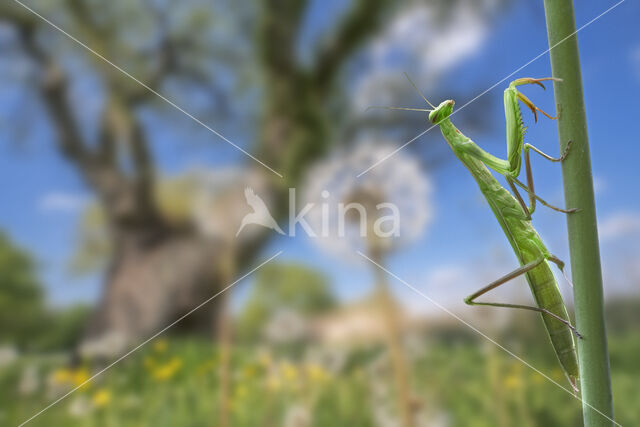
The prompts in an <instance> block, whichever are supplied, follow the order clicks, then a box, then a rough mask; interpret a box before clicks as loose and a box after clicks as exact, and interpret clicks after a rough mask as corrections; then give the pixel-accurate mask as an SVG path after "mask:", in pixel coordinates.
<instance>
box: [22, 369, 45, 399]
mask: <svg viewBox="0 0 640 427" xmlns="http://www.w3.org/2000/svg"><path fill="white" fill-rule="evenodd" d="M39 387H40V378H38V371H37V369H36V367H35V366H33V365H29V366H27V367H25V368H24V370H23V371H22V376H21V377H20V382H19V383H18V393H20V394H21V395H23V396H29V395H31V394H33V393H35V392H36V391H37V390H38V388H39Z"/></svg>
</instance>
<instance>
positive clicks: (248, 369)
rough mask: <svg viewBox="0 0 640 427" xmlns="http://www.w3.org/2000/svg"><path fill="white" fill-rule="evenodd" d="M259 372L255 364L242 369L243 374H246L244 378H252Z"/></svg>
mask: <svg viewBox="0 0 640 427" xmlns="http://www.w3.org/2000/svg"><path fill="white" fill-rule="evenodd" d="M256 373H257V369H256V367H255V366H253V365H246V366H245V367H244V368H243V369H242V375H243V376H244V378H246V379H250V378H253V377H255V375H256Z"/></svg>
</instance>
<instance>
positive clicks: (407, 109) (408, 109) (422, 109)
mask: <svg viewBox="0 0 640 427" xmlns="http://www.w3.org/2000/svg"><path fill="white" fill-rule="evenodd" d="M372 108H384V109H385V110H405V111H426V112H429V111H433V110H427V109H426V108H405V107H384V106H380V105H373V106H371V107H367V110H366V111H369V110H370V109H372Z"/></svg>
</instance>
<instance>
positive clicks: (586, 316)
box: [544, 0, 613, 427]
mask: <svg viewBox="0 0 640 427" xmlns="http://www.w3.org/2000/svg"><path fill="white" fill-rule="evenodd" d="M544 8H545V15H546V21H547V34H548V38H549V47H550V48H551V51H550V57H551V69H552V71H553V76H554V77H558V78H560V79H562V82H555V83H554V94H555V99H556V102H557V111H558V112H559V119H558V133H559V138H560V150H564V149H565V147H566V145H567V143H568V142H569V141H570V140H571V141H573V146H572V147H571V152H570V153H569V156H568V157H567V159H566V160H565V161H564V162H563V163H562V176H563V180H564V194H565V202H566V206H567V207H569V208H579V209H580V211H579V212H577V213H574V214H569V215H567V227H568V231H569V250H570V253H571V271H572V275H573V283H574V288H573V294H574V304H575V311H576V327H577V328H578V331H580V333H581V334H582V335H583V336H584V339H579V340H578V360H579V364H580V385H581V391H582V399H583V407H582V410H583V417H584V425H585V426H586V427H592V426H610V425H611V424H612V423H611V420H610V419H608V418H613V407H612V397H611V380H610V378H609V356H608V349H607V337H606V333H605V326H604V308H603V295H602V294H603V292H602V270H601V267H600V250H599V245H598V229H597V226H596V224H597V222H596V208H595V201H594V194H593V177H592V174H591V160H590V155H589V140H588V136H587V118H586V114H585V106H584V97H583V94H582V76H581V73H580V58H579V51H578V40H577V37H576V35H575V31H576V24H575V18H574V12H573V1H572V0H544ZM565 38H566V40H565ZM593 408H596V409H597V410H598V411H600V412H601V413H602V414H604V415H605V416H603V415H602V414H600V413H598V412H597V411H596V410H594V409H593ZM607 417H608V418H607Z"/></svg>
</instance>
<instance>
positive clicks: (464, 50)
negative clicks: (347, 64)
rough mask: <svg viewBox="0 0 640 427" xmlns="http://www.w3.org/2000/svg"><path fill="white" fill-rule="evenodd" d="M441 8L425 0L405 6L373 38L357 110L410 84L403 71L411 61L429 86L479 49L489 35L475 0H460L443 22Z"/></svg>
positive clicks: (416, 75)
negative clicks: (370, 67)
mask: <svg viewBox="0 0 640 427" xmlns="http://www.w3.org/2000/svg"><path fill="white" fill-rule="evenodd" d="M439 12H441V11H440V10H439V6H434V5H429V4H423V3H421V4H418V5H416V6H413V7H410V8H408V9H404V10H403V11H401V12H400V13H399V14H398V15H397V16H396V17H395V18H393V19H392V21H391V23H390V24H389V25H388V27H387V28H386V30H385V31H384V32H383V33H382V34H381V35H380V36H379V37H378V38H376V39H374V41H373V43H372V45H371V49H370V54H371V57H372V58H373V62H374V65H373V71H372V72H371V73H369V74H368V75H366V76H364V77H363V78H362V80H361V81H360V83H359V87H358V89H357V93H356V98H355V104H356V105H355V108H356V110H357V111H362V110H363V109H364V108H366V107H368V106H371V105H388V102H390V101H391V100H390V99H389V98H390V96H391V95H392V94H393V93H397V92H398V90H397V89H398V87H400V88H407V87H408V86H407V82H406V81H405V80H404V77H403V76H402V72H401V71H403V70H404V69H406V67H407V66H410V67H409V69H411V74H412V76H413V78H415V79H416V80H417V81H416V83H417V85H418V86H419V87H420V88H421V89H424V90H427V91H428V90H429V88H430V87H432V86H433V85H434V84H435V83H436V82H437V80H438V77H439V76H441V75H442V74H443V73H445V72H446V71H448V70H450V69H451V68H453V67H454V66H456V65H458V64H459V63H460V62H462V61H463V60H464V59H466V58H468V57H469V56H471V55H472V54H474V53H475V52H477V51H478V49H479V48H480V47H481V46H482V45H483V44H484V42H485V41H486V40H487V36H488V34H489V30H490V28H489V22H488V21H487V19H486V16H483V15H484V14H482V13H479V12H478V8H477V7H475V6H473V5H472V4H471V3H464V2H463V3H458V4H457V5H456V6H455V7H454V9H453V11H452V12H451V16H450V17H449V18H448V21H447V24H446V25H444V26H443V25H442V24H441V22H440V20H441V19H442V14H441V13H439ZM399 58H400V59H401V61H400V64H399V63H398V59H399ZM398 65H400V66H402V67H403V68H402V69H398V68H397V67H398ZM394 86H396V87H395V90H394Z"/></svg>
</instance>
